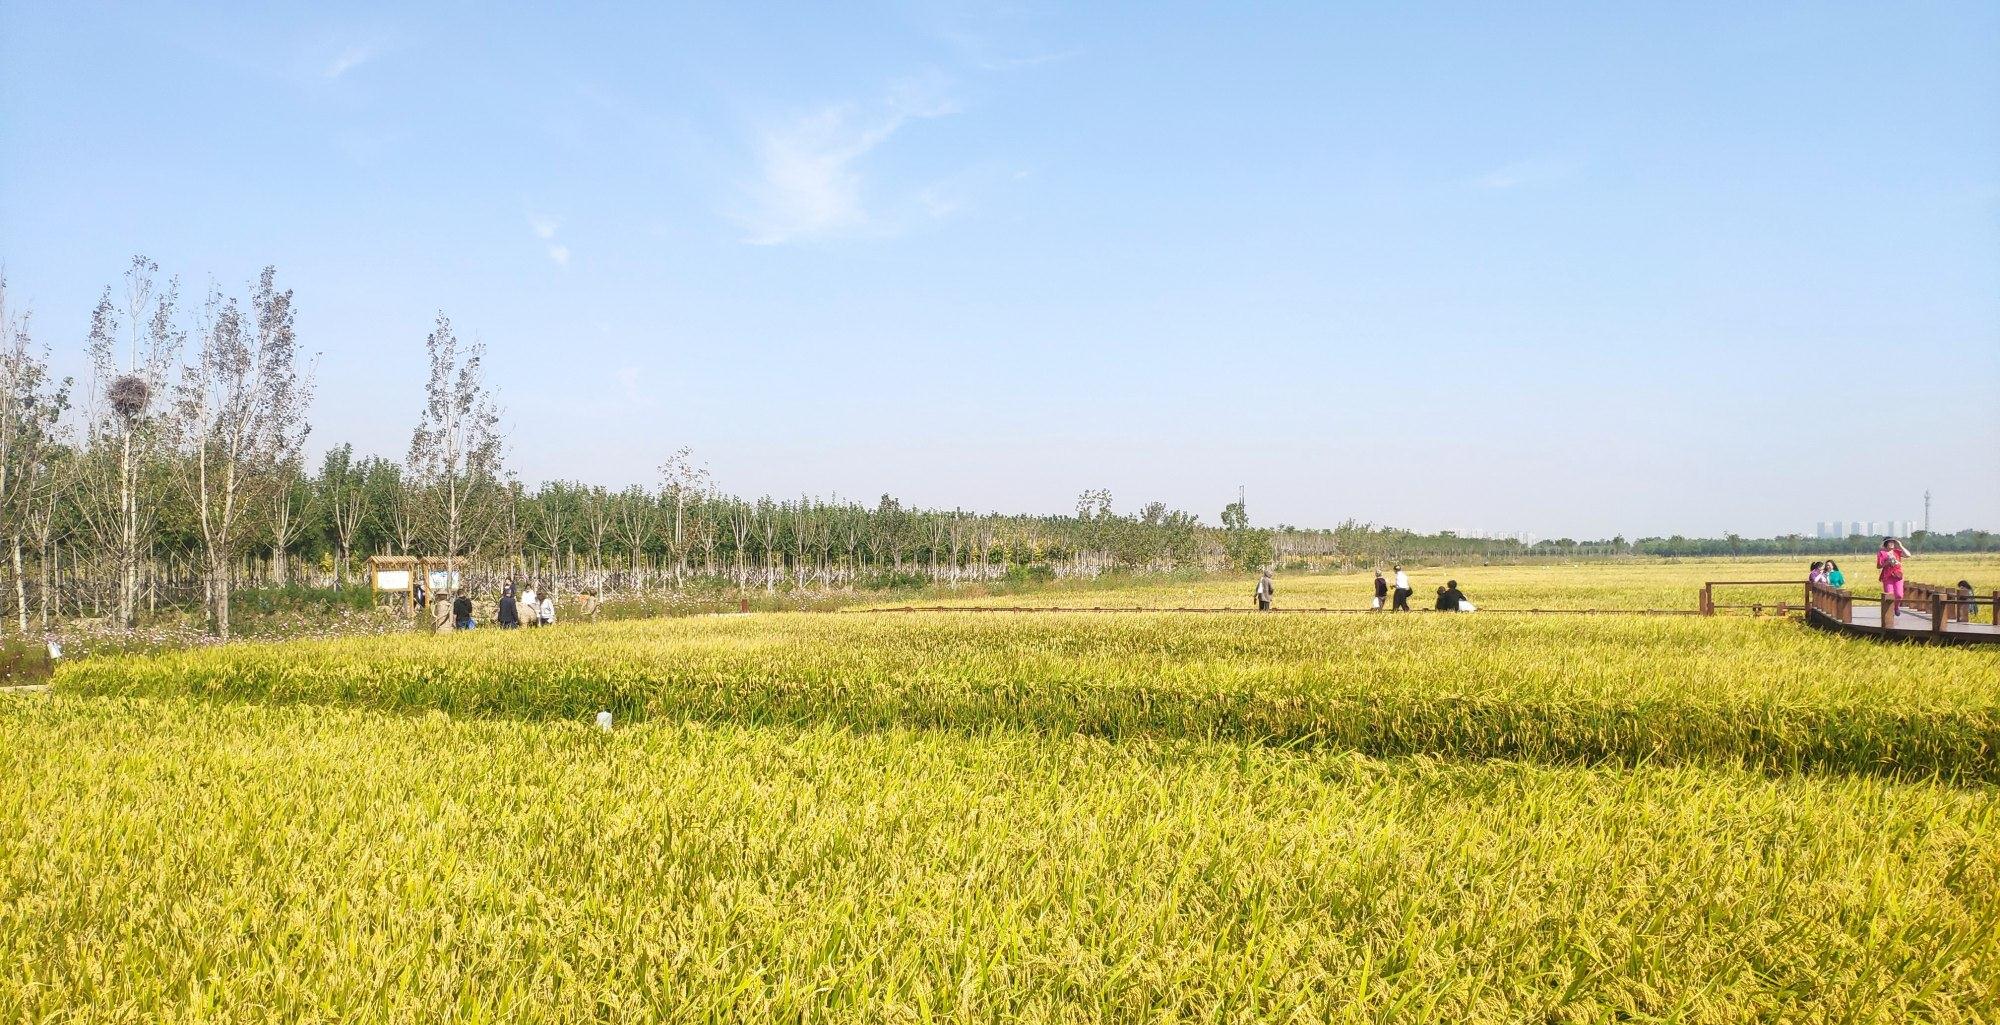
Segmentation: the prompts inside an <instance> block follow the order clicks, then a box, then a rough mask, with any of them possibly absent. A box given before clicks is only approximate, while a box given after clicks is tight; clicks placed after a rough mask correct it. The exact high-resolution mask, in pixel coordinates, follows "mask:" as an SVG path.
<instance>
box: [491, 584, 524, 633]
mask: <svg viewBox="0 0 2000 1025" xmlns="http://www.w3.org/2000/svg"><path fill="white" fill-rule="evenodd" d="M493 621H494V622H495V623H498V624H500V629H502V630H512V629H514V628H515V627H517V626H520V625H521V607H520V606H519V605H517V604H515V602H514V589H513V588H512V587H509V588H507V589H506V590H505V591H502V592H500V610H499V611H498V612H496V613H494V615H493Z"/></svg>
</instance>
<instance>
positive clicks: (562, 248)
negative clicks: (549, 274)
mask: <svg viewBox="0 0 2000 1025" xmlns="http://www.w3.org/2000/svg"><path fill="white" fill-rule="evenodd" d="M561 227H562V222H561V221H559V220H557V219H555V218H554V217H551V216H549V215H548V214H534V213H531V214H529V215H528V230H529V231H531V232H534V234H535V237H536V238H538V239H540V240H541V241H543V242H545V243H547V245H546V246H544V247H543V249H544V250H545V251H546V252H547V253H548V254H549V259H551V260H554V261H555V262H556V266H558V267H567V266H569V246H567V245H565V244H563V243H561V242H557V241H556V231H557V230H558V229H560V228H561Z"/></svg>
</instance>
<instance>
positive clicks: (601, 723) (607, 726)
mask: <svg viewBox="0 0 2000 1025" xmlns="http://www.w3.org/2000/svg"><path fill="white" fill-rule="evenodd" d="M597 728H598V729H600V730H603V731H604V732H606V733H610V732H611V713H610V712H608V711H606V712H599V713H597Z"/></svg>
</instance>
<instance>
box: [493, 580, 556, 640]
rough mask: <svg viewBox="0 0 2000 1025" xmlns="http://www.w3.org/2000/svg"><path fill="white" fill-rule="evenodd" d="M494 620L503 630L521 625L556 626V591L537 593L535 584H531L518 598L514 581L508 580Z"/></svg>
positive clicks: (501, 594)
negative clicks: (515, 593) (515, 594)
mask: <svg viewBox="0 0 2000 1025" xmlns="http://www.w3.org/2000/svg"><path fill="white" fill-rule="evenodd" d="M524 617H525V618H524ZM493 621H494V622H495V623H498V624H499V625H500V629H502V630H512V629H514V628H516V627H519V626H554V625H556V596H555V592H553V591H551V592H549V593H547V594H542V595H537V594H535V587H534V585H533V584H530V585H528V588H527V590H525V591H522V592H521V596H520V598H518V599H516V598H515V597H514V583H513V581H508V582H507V584H506V586H504V587H502V588H501V589H500V608H499V609H498V611H496V612H495V613H494V614H493Z"/></svg>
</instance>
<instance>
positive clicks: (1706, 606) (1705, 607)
mask: <svg viewBox="0 0 2000 1025" xmlns="http://www.w3.org/2000/svg"><path fill="white" fill-rule="evenodd" d="M1701 614H1702V615H1704V616H1713V615H1715V585H1713V584H1703V585H1701Z"/></svg>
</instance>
